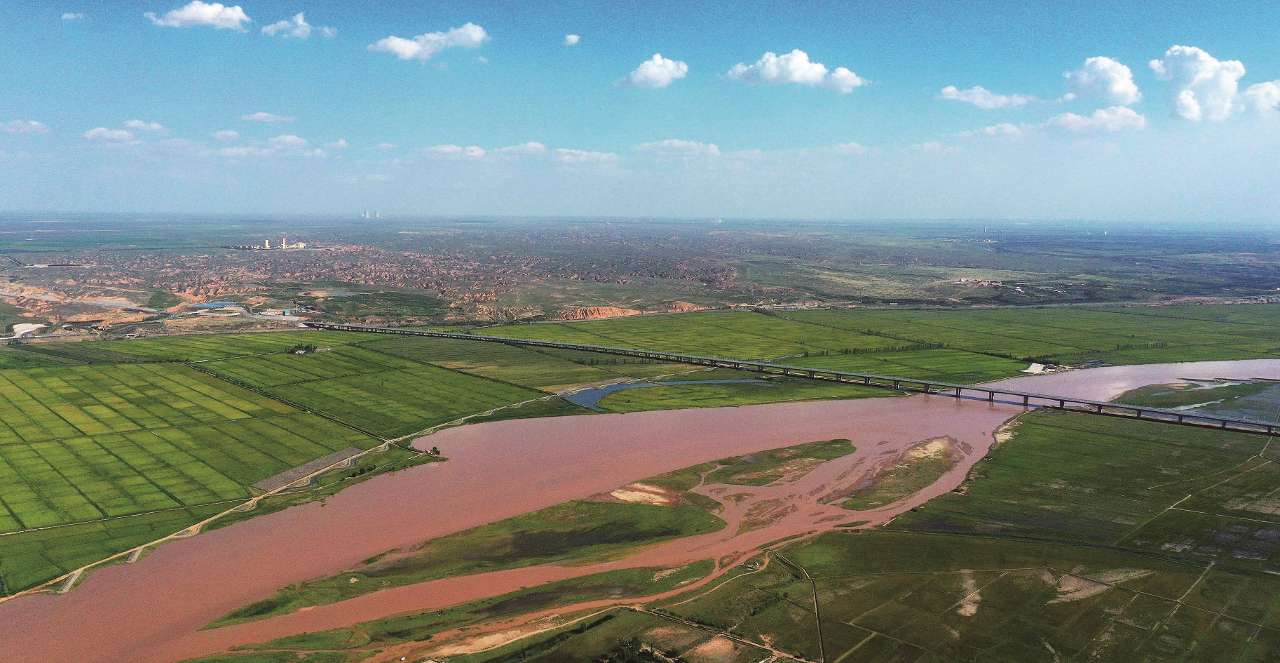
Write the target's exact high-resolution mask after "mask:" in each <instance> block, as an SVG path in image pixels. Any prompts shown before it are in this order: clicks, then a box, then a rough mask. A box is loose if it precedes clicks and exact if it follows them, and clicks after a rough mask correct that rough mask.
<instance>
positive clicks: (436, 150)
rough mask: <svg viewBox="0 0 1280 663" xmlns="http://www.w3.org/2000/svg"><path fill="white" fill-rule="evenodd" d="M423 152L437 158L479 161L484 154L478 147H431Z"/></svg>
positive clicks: (483, 150)
mask: <svg viewBox="0 0 1280 663" xmlns="http://www.w3.org/2000/svg"><path fill="white" fill-rule="evenodd" d="M424 151H425V152H426V153H427V154H432V155H437V156H446V157H458V158H465V159H481V158H483V157H484V155H485V154H486V152H485V149H484V148H483V147H480V146H479V145H465V146H464V145H432V146H431V147H428V148H427V149H426V150H424Z"/></svg>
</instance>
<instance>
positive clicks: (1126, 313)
mask: <svg viewBox="0 0 1280 663" xmlns="http://www.w3.org/2000/svg"><path fill="white" fill-rule="evenodd" d="M1214 308H1217V307H1199V306H1186V307H1129V308H1119V307H1108V308H1074V307H1073V308H1042V309H987V310H967V311H927V310H916V311H910V310H904V311H870V310H815V311H797V312H789V313H786V314H784V315H785V317H787V318H788V319H792V320H802V321H805V322H810V323H813V324H818V325H825V326H829V327H831V328H835V329H841V330H855V331H863V332H868V333H876V334H884V335H887V336H891V337H893V338H900V339H904V340H909V341H915V342H919V343H937V344H941V345H943V346H945V347H947V348H949V349H961V350H968V351H971V352H978V353H984V354H991V355H996V356H1002V357H1008V358H1014V359H1020V360H1049V361H1053V362H1056V363H1079V362H1084V361H1090V360H1096V361H1106V362H1110V363H1148V362H1154V361H1194V360H1201V359H1232V358H1251V357H1268V356H1270V357H1274V356H1280V352H1273V351H1277V350H1278V349H1280V331H1277V329H1276V327H1275V324H1274V323H1275V322H1276V321H1278V320H1280V306H1275V305H1256V306H1235V307H1230V308H1232V309H1241V310H1240V311H1236V312H1230V313H1227V312H1221V313H1219V315H1221V316H1228V317H1229V319H1228V320H1226V321H1217V320H1213V319H1205V318H1204V317H1197V316H1205V317H1212V316H1213V315H1215V313H1214V312H1213V311H1212V310H1208V311H1206V310H1201V309H1214ZM1181 316H1185V317H1181ZM1268 321H1270V322H1268ZM1224 322H1225V324H1224Z"/></svg>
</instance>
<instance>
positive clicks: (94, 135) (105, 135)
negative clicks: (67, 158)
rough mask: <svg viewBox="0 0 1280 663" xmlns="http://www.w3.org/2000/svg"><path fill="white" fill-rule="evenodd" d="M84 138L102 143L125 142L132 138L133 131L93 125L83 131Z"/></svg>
mask: <svg viewBox="0 0 1280 663" xmlns="http://www.w3.org/2000/svg"><path fill="white" fill-rule="evenodd" d="M84 138H85V140H95V141H99V142H103V143H126V142H129V141H131V140H133V132H131V131H128V130H126V129H108V128H106V127H94V128H93V129H90V130H88V131H86V132H84Z"/></svg>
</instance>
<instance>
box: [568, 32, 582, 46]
mask: <svg viewBox="0 0 1280 663" xmlns="http://www.w3.org/2000/svg"><path fill="white" fill-rule="evenodd" d="M580 41H582V35H575V34H567V35H565V36H564V45H565V46H577V45H578V42H580Z"/></svg>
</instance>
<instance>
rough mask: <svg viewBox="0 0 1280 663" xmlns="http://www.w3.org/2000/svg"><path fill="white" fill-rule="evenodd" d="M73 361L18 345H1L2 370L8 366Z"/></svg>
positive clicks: (27, 366) (31, 366)
mask: <svg viewBox="0 0 1280 663" xmlns="http://www.w3.org/2000/svg"><path fill="white" fill-rule="evenodd" d="M73 363H75V362H74V361H71V360H68V359H63V358H61V357H55V356H52V355H43V354H40V353H38V352H28V351H27V350H25V349H23V348H22V347H21V346H17V345H4V346H0V370H2V369H6V368H33V367H36V366H61V365H64V364H73Z"/></svg>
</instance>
